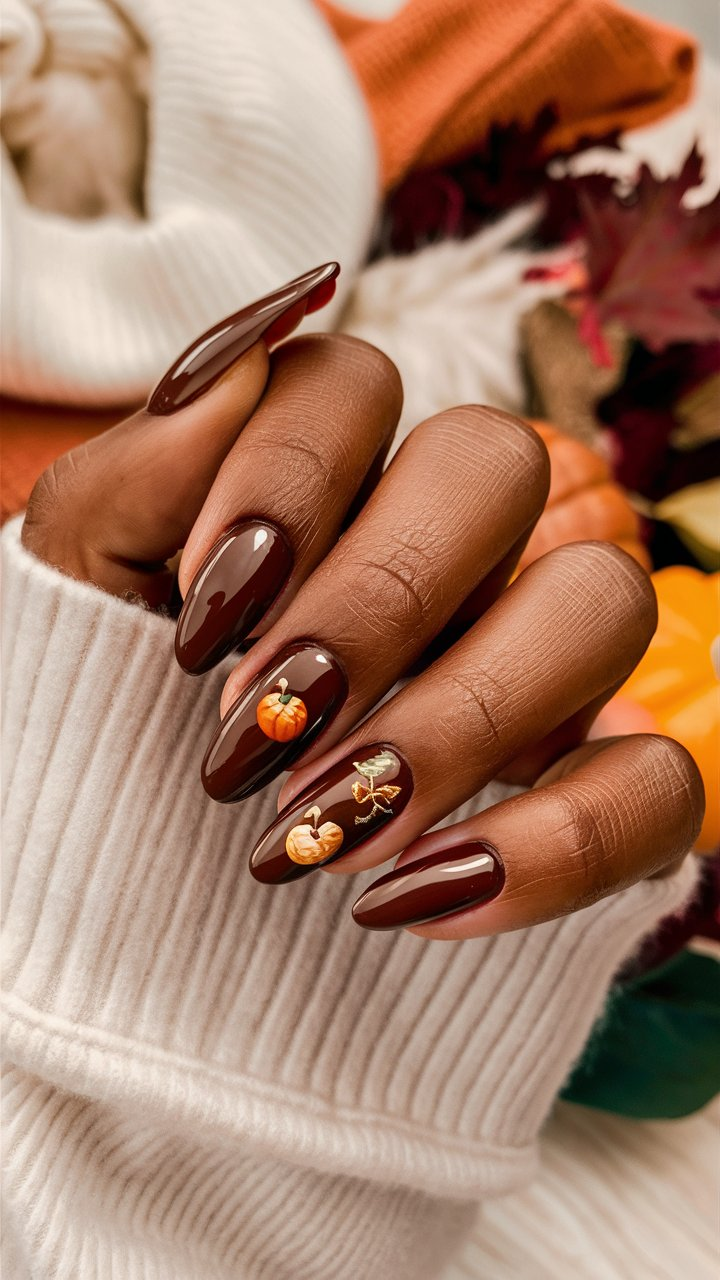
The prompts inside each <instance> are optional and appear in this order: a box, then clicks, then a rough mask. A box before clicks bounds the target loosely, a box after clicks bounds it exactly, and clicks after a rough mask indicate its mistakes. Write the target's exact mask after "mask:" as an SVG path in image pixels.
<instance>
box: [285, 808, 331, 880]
mask: <svg viewBox="0 0 720 1280" xmlns="http://www.w3.org/2000/svg"><path fill="white" fill-rule="evenodd" d="M303 816H304V817H305V818H310V822H309V823H302V824H301V825H300V826H298V827H293V828H292V830H291V831H289V832H288V834H287V837H286V839H285V852H286V853H287V856H288V858H290V859H291V860H292V862H298V863H299V864H300V865H301V866H306V867H307V866H312V864H313V863H316V862H324V861H325V859H326V858H330V857H332V855H333V854H334V853H337V851H338V849H339V848H340V847H341V845H342V842H343V840H344V838H345V837H344V834H343V829H342V827H339V826H338V825H337V823H336V822H323V824H322V826H320V827H319V826H318V823H319V821H320V818H321V817H322V812H321V810H320V809H318V807H317V805H314V806H313V808H312V809H308V811H307V813H306V814H304V815H303Z"/></svg>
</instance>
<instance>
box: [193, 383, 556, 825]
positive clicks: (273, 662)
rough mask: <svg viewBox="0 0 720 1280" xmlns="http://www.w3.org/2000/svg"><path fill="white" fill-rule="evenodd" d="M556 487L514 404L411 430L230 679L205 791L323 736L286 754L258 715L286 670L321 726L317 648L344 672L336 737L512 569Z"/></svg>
mask: <svg viewBox="0 0 720 1280" xmlns="http://www.w3.org/2000/svg"><path fill="white" fill-rule="evenodd" d="M249 430H250V431H252V430H253V427H251V428H250V429H249ZM428 476H431V477H432V484H430V485H428V483H427V477H428ZM546 486H547V455H546V453H545V449H544V446H543V445H542V443H541V442H540V440H539V438H538V436H537V435H536V434H535V433H534V432H533V431H531V430H530V429H529V428H528V427H527V426H526V425H525V424H524V423H521V422H519V421H518V420H517V419H515V418H512V417H510V415H508V414H503V413H500V412H498V411H492V410H484V409H481V408H477V407H473V408H463V409H454V410H451V411H449V412H446V413H442V414H439V415H438V416H437V417H436V418H432V419H430V420H429V421H428V422H426V423H423V424H422V425H421V426H420V427H418V428H417V429H416V430H415V431H414V432H412V434H411V435H410V437H409V438H408V440H407V441H406V442H405V444H404V445H403V448H402V449H401V450H400V452H399V453H398V455H397V456H396V458H395V460H394V461H393V463H392V465H391V466H390V468H389V469H388V471H387V472H386V474H385V475H384V477H383V479H382V481H381V482H380V484H379V486H378V487H377V489H376V491H375V493H374V495H373V497H372V499H371V500H370V502H369V503H368V504H367V506H366V508H365V509H364V510H363V512H362V513H361V514H360V516H359V517H358V519H357V520H356V521H355V523H354V525H353V526H352V528H351V529H350V530H349V531H348V532H347V533H346V534H345V536H344V537H343V539H342V541H341V542H340V544H339V546H338V547H337V548H336V549H335V550H334V551H333V552H331V554H330V555H329V556H328V557H327V559H326V560H325V561H324V562H323V564H322V565H321V566H320V568H319V569H317V571H316V572H315V573H314V574H313V575H312V577H311V578H310V579H309V581H308V582H307V583H306V585H305V586H304V588H303V589H302V591H300V593H299V594H298V596H297V598H296V599H295V600H294V601H293V602H292V603H291V604H290V605H289V606H288V608H286V610H285V612H284V613H283V615H282V617H281V618H280V619H279V621H278V622H277V623H276V625H275V626H274V627H273V628H272V629H271V631H270V632H269V633H268V634H267V635H266V636H265V637H264V638H263V639H262V641H261V642H260V643H258V644H257V645H256V646H255V648H254V649H253V652H252V653H251V654H250V655H248V657H247V658H246V659H245V660H244V661H243V663H241V664H240V666H239V667H238V668H236V670H235V672H234V673H233V674H232V676H231V677H230V679H229V681H228V685H227V686H226V690H225V693H224V695H223V709H227V707H228V703H230V705H231V708H232V709H231V710H230V711H229V712H228V714H227V715H226V717H225V719H224V721H223V723H222V725H221V726H220V728H219V730H218V733H217V735H216V737H215V739H214V741H213V742H212V743H211V745H210V747H209V749H208V753H207V755H206V759H205V764H204V766H203V781H204V783H205V786H206V789H207V790H208V792H209V794H210V795H212V796H213V797H214V798H215V799H217V800H223V801H229V800H238V799H241V798H244V797H245V796H246V795H248V794H250V793H251V791H252V790H255V789H256V788H257V787H258V786H259V785H263V784H264V782H265V781H267V779H268V777H269V776H273V774H276V773H278V772H279V771H280V769H281V768H287V767H288V765H289V764H290V763H291V762H292V761H293V760H295V759H297V757H298V755H299V753H300V751H306V750H307V748H308V746H309V745H310V744H311V743H312V742H313V741H314V740H315V737H316V736H317V731H316V729H315V728H312V726H311V724H310V723H308V724H305V723H303V726H302V727H298V734H297V737H296V738H295V739H294V740H293V742H292V745H285V746H283V747H282V749H280V750H278V749H277V744H273V743H272V742H268V740H267V738H265V739H264V740H263V735H262V733H261V732H259V728H258V723H257V719H256V712H257V708H258V706H259V704H260V703H261V702H262V701H263V700H264V699H265V697H267V696H270V697H273V696H275V695H274V693H273V691H274V689H275V685H276V684H277V682H278V680H279V679H280V678H283V679H285V680H287V682H288V690H289V693H288V692H287V691H286V694H285V696H290V695H291V694H294V695H295V697H296V699H297V698H299V699H300V700H301V702H302V704H303V706H304V707H305V709H306V710H308V712H309V721H312V723H313V724H314V723H315V716H314V711H315V705H316V704H318V692H319V691H318V690H317V689H315V688H313V687H311V686H309V685H308V683H307V678H308V677H307V667H308V664H309V665H310V667H311V669H312V668H313V667H314V666H315V662H316V658H315V657H313V654H316V653H317V646H320V648H321V649H322V653H323V654H324V655H328V654H331V655H334V656H335V658H336V659H337V661H338V662H339V663H340V664H341V665H342V668H343V670H344V672H345V675H346V678H347V682H348V697H347V701H346V702H345V705H344V707H343V708H342V710H339V711H338V713H337V715H336V717H335V719H334V720H333V724H332V728H331V729H328V731H327V737H326V742H327V741H330V740H332V739H334V740H337V739H338V738H340V737H341V736H342V734H343V733H344V732H346V731H347V730H348V729H349V728H350V726H351V725H352V724H354V723H355V722H356V721H357V719H358V718H359V717H360V716H362V715H364V714H365V713H366V711H368V710H369V709H370V708H371V707H372V706H373V705H374V704H375V703H376V702H377V701H378V699H379V698H381V697H382V696H384V694H385V693H386V692H387V691H388V689H390V688H391V687H392V685H393V684H394V683H395V682H396V680H397V679H398V677H399V676H400V675H402V674H403V673H404V672H405V671H406V670H407V669H408V668H409V667H410V665H411V664H412V663H413V662H414V661H415V659H416V658H417V657H418V656H419V655H420V653H421V652H422V651H423V650H424V649H425V647H426V646H427V645H428V643H429V642H430V641H431V640H432V638H433V637H434V636H436V635H437V633H438V632H439V631H440V630H441V629H442V627H443V626H444V624H445V623H446V622H447V621H448V619H449V618H450V617H452V615H453V614H454V612H455V610H456V609H457V607H458V605H459V604H460V603H461V601H462V600H463V599H464V598H465V597H466V596H467V595H468V593H469V592H471V591H472V590H473V589H474V588H475V586H476V584H477V583H478V581H480V580H481V579H483V578H484V577H485V576H486V575H489V576H490V577H491V578H492V577H493V573H494V569H495V567H496V566H498V565H499V566H500V567H501V569H503V570H504V573H505V574H506V575H507V574H508V573H510V572H511V571H512V563H511V562H510V561H509V560H508V549H512V554H513V555H515V556H516V555H517V554H518V549H519V546H520V545H521V539H520V538H519V535H520V534H521V533H524V532H525V531H527V530H528V529H529V528H530V527H531V526H532V524H533V523H534V521H535V520H536V519H537V517H538V515H539V514H540V511H541V510H542V504H543V501H544V497H545V492H546ZM511 498H512V500H511ZM495 587H496V589H497V587H498V584H497V583H495ZM310 638H311V639H312V653H309V650H308V644H309V640H310ZM299 640H303V641H304V647H303V648H302V650H301V651H300V652H298V648H297V645H298V641H299ZM315 669H316V668H315ZM308 695H309V699H310V701H309V700H308ZM310 702H312V704H313V705H312V706H311V705H310ZM336 709H337V708H336V706H335V705H334V708H333V710H334V711H335V710H336ZM319 710H320V713H321V715H324V712H323V711H322V708H321V707H320V708H319ZM321 723H322V725H323V726H324V725H326V724H328V723H329V720H328V718H327V716H325V718H324V719H321ZM259 727H260V730H262V728H263V723H262V717H261V723H260V726H259ZM289 728H290V726H289Z"/></svg>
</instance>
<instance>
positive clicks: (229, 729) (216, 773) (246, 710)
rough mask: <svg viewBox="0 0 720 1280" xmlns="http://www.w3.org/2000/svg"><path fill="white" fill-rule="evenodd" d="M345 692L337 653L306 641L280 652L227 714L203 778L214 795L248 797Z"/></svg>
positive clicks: (313, 733)
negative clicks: (334, 654)
mask: <svg viewBox="0 0 720 1280" xmlns="http://www.w3.org/2000/svg"><path fill="white" fill-rule="evenodd" d="M346 697H347V679H346V677H345V673H344V671H343V669H342V667H341V666H340V664H339V662H338V660H337V658H335V657H333V655H332V654H331V653H329V652H328V651H327V649H321V648H319V646H318V645H312V644H309V643H307V642H306V641H299V642H298V643H296V644H292V645H288V647H287V648H286V649H283V651H282V653H280V654H278V656H277V658H276V659H275V661H274V662H273V663H272V665H271V666H269V667H267V668H266V669H265V671H263V672H262V674H261V675H259V676H258V678H257V679H256V680H255V681H253V683H252V685H251V686H250V687H249V689H247V690H246V691H245V693H244V694H243V695H242V697H240V698H239V699H238V701H237V702H236V703H235V705H234V706H233V707H232V708H231V709H230V711H229V712H228V714H227V715H226V716H225V719H224V720H223V722H222V724H221V725H220V727H219V728H218V731H217V733H216V734H215V737H214V738H213V740H212V742H211V743H210V746H209V747H208V749H207V753H206V755H205V759H204V761H203V766H202V781H203V786H204V787H205V790H206V791H207V793H208V795H209V796H212V798H213V800H220V801H221V802H223V803H228V802H230V801H237V800H245V799H246V798H247V796H251V795H252V794H253V793H254V792H255V791H259V790H260V788H261V787H264V786H265V785H266V784H267V783H268V782H270V781H271V780H272V779H273V778H276V777H277V776H278V774H279V773H282V771H283V769H287V768H289V766H290V765H291V764H292V763H293V761H295V760H297V758H298V756H300V755H301V754H302V752H303V751H305V750H306V749H307V747H309V745H310V743H311V742H313V741H314V740H315V738H317V736H318V734H320V733H321V732H322V730H323V729H324V728H325V726H326V725H327V724H328V723H329V722H330V720H332V718H333V716H334V715H335V714H336V713H337V712H338V711H339V709H340V707H341V706H342V704H343V702H344V701H345V698H346Z"/></svg>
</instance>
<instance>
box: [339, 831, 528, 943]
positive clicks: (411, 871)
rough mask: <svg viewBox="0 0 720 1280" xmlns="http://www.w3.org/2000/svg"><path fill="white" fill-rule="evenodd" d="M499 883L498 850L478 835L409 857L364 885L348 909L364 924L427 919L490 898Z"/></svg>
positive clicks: (403, 924) (392, 925)
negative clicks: (462, 842) (416, 856)
mask: <svg viewBox="0 0 720 1280" xmlns="http://www.w3.org/2000/svg"><path fill="white" fill-rule="evenodd" d="M504 883H505V869H504V867H503V864H502V860H501V858H500V855H499V853H498V852H497V850H496V849H493V847H492V845H489V844H486V843H485V842H484V841H483V840H473V841H471V842H470V843H468V844H458V845H455V847H454V848H452V849H438V850H437V852H436V853H431V854H428V856H427V857H426V858H419V859H418V861H417V862H409V863H407V865H406V866H404V867H399V868H397V870H395V871H391V872H390V873H389V875H386V876H383V877H382V878H381V879H380V880H376V881H375V883H374V884H371V885H370V888H369V889H366V890H365V893H363V894H361V896H360V897H359V898H358V900H357V902H356V903H355V906H354V907H353V909H352V913H353V917H354V919H355V920H356V921H357V923H358V924H360V925H362V926H363V928H365V929H402V928H407V927H408V926H409V925H413V924H427V923H428V921H430V920H440V919H441V918H442V917H443V916H449V915H455V914H456V913H457V912H458V911H465V910H466V909H467V908H468V907H478V906H480V905H481V903H483V902H489V901H490V900H491V899H492V898H496V897H497V896H498V894H499V893H500V890H501V889H502V887H503V885H504Z"/></svg>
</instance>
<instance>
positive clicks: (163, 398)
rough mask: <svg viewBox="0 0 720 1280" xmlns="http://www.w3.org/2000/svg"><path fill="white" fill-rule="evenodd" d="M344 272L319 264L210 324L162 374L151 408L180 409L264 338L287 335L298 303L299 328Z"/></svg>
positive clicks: (331, 264) (333, 265)
mask: <svg viewBox="0 0 720 1280" xmlns="http://www.w3.org/2000/svg"><path fill="white" fill-rule="evenodd" d="M339 273H340V267H339V266H338V264H337V262H326V263H324V264H323V266H321V267H314V268H313V270H312V271H306V272H305V274H304V275H302V276H298V277H297V278H296V279H295V280H291V281H290V282H289V284H286V285H283V287H282V288H281V289H275V290H274V291H273V292H272V293H269V294H267V295H266V296H265V297H263V298H259V299H258V301H257V302H251V303H250V305H249V306H247V307H243V309H242V310H241V311H236V312H235V314H234V315H231V316H227V318H226V319H225V320H221V321H220V322H219V323H218V324H216V325H213V327H212V328H211V329H208V330H206V332H205V333H203V334H202V335H201V336H200V337H199V338H196V340H195V342H193V343H192V344H191V345H190V346H189V347H188V348H187V350H185V351H184V352H183V353H182V355H181V356H179V357H178V359H177V360H176V361H175V363H174V364H173V365H171V367H170V368H169V369H168V371H167V373H166V374H164V376H163V377H162V378H161V379H160V381H159V383H158V384H157V386H156V387H155V390H154V391H153V392H152V393H151V395H150V399H149V400H148V403H147V411H148V413H152V414H155V415H165V414H170V413H177V411H178V410H179V409H184V408H185V406H186V405H188V404H192V402H193V400H197V398H198V396H201V395H204V394H205V392H206V391H209V390H210V388H211V387H212V386H213V385H214V383H216V382H217V380H218V378H221V377H222V375H223V374H224V373H226V372H227V370H228V369H229V368H230V367H231V366H232V365H233V364H234V363H235V361H236V360H239V359H240V356H242V355H244V354H245V352H246V351H249V350H250V348H251V347H252V346H254V344H255V343H256V342H257V341H258V339H259V338H262V337H264V338H265V339H266V340H267V341H268V342H271V341H273V340H274V341H279V340H280V339H281V338H283V337H285V336H286V332H285V330H284V329H283V326H282V323H281V322H282V319H283V317H284V316H286V315H287V314H288V312H290V311H292V310H293V308H296V309H297V311H298V314H297V316H295V317H294V323H293V324H292V325H291V326H290V328H294V327H295V324H299V323H300V321H301V320H302V318H303V316H304V315H305V314H306V313H307V312H308V311H317V310H318V308H319V307H321V306H324V305H325V303H326V302H329V301H330V298H331V297H332V295H333V293H334V291H335V286H334V281H335V279H336V277H337V276H338V275H339ZM274 326H276V327H277V332H276V333H273V327H274Z"/></svg>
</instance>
